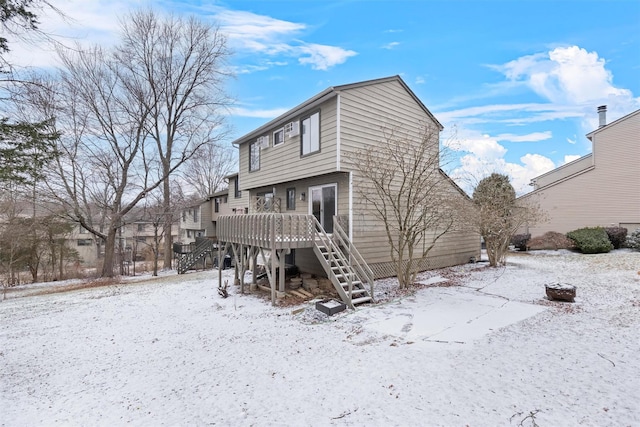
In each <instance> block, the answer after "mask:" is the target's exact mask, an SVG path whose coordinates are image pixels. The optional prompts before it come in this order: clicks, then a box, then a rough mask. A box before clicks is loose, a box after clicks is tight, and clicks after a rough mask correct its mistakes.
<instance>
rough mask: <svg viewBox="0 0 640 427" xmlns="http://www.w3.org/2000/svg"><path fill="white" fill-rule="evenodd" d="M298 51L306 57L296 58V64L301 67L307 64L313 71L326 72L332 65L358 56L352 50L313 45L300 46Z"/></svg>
mask: <svg viewBox="0 0 640 427" xmlns="http://www.w3.org/2000/svg"><path fill="white" fill-rule="evenodd" d="M299 50H300V52H301V53H302V54H304V55H307V56H303V57H301V58H298V62H299V63H300V64H303V65H304V64H309V65H311V68H313V69H314V70H328V69H329V68H331V67H333V66H334V65H338V64H342V63H344V62H345V61H346V60H347V59H348V58H349V57H351V56H355V55H357V54H358V53H357V52H354V51H353V50H347V49H343V48H341V47H337V46H327V45H321V44H313V43H310V44H305V45H303V46H300V47H299Z"/></svg>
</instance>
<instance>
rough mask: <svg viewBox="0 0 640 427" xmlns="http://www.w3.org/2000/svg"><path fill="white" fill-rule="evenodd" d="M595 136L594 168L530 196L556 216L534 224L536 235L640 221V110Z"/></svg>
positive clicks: (532, 229) (594, 133) (532, 230)
mask: <svg viewBox="0 0 640 427" xmlns="http://www.w3.org/2000/svg"><path fill="white" fill-rule="evenodd" d="M591 137H592V140H593V158H594V164H595V167H594V168H593V169H591V170H590V171H589V172H586V173H582V174H578V175H575V176H573V177H571V178H569V179H565V180H564V181H559V182H557V183H553V184H550V185H548V186H546V187H542V188H540V189H538V190H536V191H535V192H533V193H530V194H528V195H526V196H524V198H537V199H538V200H539V203H540V205H541V207H542V208H543V209H545V210H546V211H547V214H548V216H549V217H550V220H549V222H547V223H545V224H539V225H536V226H530V227H529V232H530V233H531V235H532V236H538V235H541V234H544V233H545V232H547V231H557V232H560V233H566V232H568V231H571V230H574V229H577V228H581V227H594V226H604V227H608V226H612V225H614V226H618V225H619V224H635V223H640V190H639V189H640V168H639V167H638V159H640V111H638V112H636V113H632V114H631V115H629V116H628V117H627V118H625V119H623V120H620V121H618V122H614V123H612V124H610V125H607V126H606V127H604V128H602V129H599V130H598V131H596V132H593V133H592V134H591Z"/></svg>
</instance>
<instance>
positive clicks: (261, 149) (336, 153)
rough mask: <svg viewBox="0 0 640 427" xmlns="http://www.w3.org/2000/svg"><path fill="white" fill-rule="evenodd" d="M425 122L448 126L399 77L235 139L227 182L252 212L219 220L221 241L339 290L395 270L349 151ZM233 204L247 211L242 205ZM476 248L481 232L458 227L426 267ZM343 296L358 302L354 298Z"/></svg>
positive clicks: (327, 96) (463, 257) (306, 105)
mask: <svg viewBox="0 0 640 427" xmlns="http://www.w3.org/2000/svg"><path fill="white" fill-rule="evenodd" d="M427 123H430V124H432V125H433V126H434V127H436V128H439V129H442V126H441V125H440V123H439V122H438V121H437V119H436V118H435V117H434V116H433V115H432V114H431V112H430V111H429V110H428V109H427V108H426V107H425V106H424V104H423V103H422V102H421V101H420V100H419V99H418V98H417V97H416V95H415V94H414V93H413V92H412V91H411V90H410V89H409V87H408V86H407V85H406V83H405V82H404V81H403V80H402V79H401V78H400V77H399V76H394V77H388V78H382V79H377V80H370V81H365V82H360V83H354V84H347V85H342V86H335V87H331V88H328V89H326V90H324V91H323V92H321V93H319V94H317V95H316V96H314V97H312V98H310V99H308V100H306V101H304V102H303V103H302V104H300V105H298V106H297V107H295V108H293V109H291V110H289V111H287V112H286V113H284V114H283V115H281V116H280V117H278V118H276V119H274V120H272V121H270V122H268V123H266V124H265V125H263V126H261V127H259V128H257V129H255V130H254V131H252V132H250V133H248V134H247V135H245V136H243V137H241V138H239V139H237V140H236V141H234V142H233V144H234V145H236V146H237V147H238V148H239V162H240V164H239V172H238V175H237V176H234V177H233V178H234V179H232V180H231V181H230V187H229V201H230V202H231V201H232V200H244V201H245V203H247V204H246V205H245V206H246V208H245V209H246V212H247V213H248V215H230V216H222V217H219V218H218V237H219V239H220V240H221V241H224V242H226V243H228V244H230V245H232V246H234V245H235V246H234V247H237V248H240V247H243V248H249V258H255V257H256V256H257V254H258V253H264V252H265V251H270V254H271V256H272V258H273V259H275V260H276V262H272V267H273V266H274V265H275V264H277V263H280V264H279V265H280V266H284V264H285V261H286V263H287V264H295V265H296V266H297V267H298V268H299V269H300V270H301V271H304V272H309V273H313V274H317V275H324V276H327V277H329V278H330V279H331V280H332V282H333V283H334V285H335V286H336V289H337V290H338V292H339V293H340V291H341V288H344V287H345V286H346V285H345V283H346V281H348V280H347V278H351V277H357V279H355V280H354V282H358V287H359V284H360V283H361V282H362V283H364V282H372V281H373V278H379V277H388V276H393V275H395V265H394V264H393V263H392V262H391V259H390V251H389V247H388V244H387V238H386V235H385V231H384V225H383V223H381V221H379V220H378V219H377V218H376V217H375V216H374V214H373V212H372V207H366V206H364V204H363V203H359V200H358V189H359V187H360V186H362V185H365V184H366V183H365V181H364V178H363V177H361V176H359V175H358V173H357V171H355V170H354V168H353V167H352V166H350V164H349V162H348V161H347V157H348V156H349V155H350V154H353V153H356V152H357V151H358V150H359V149H362V148H363V147H367V146H370V145H371V144H379V143H380V141H383V140H384V134H383V127H385V126H386V127H388V128H401V129H403V130H406V131H408V132H413V133H414V134H416V135H417V134H418V132H419V131H420V129H421V128H422V127H423V126H424V125H425V124H427ZM435 144H436V149H437V142H435ZM442 179H446V180H447V182H448V184H447V185H450V186H451V187H452V190H453V193H455V194H456V195H457V196H454V197H464V196H463V195H462V194H461V191H460V190H459V189H458V188H457V187H456V186H455V184H453V182H452V181H450V180H448V179H447V177H446V176H443V178H442ZM232 185H234V186H236V187H235V188H234V187H233V186H232ZM454 187H455V188H454ZM232 195H233V196H232ZM234 208H235V209H236V212H235V213H240V212H239V210H242V209H243V206H242V204H238V206H237V207H234ZM341 248H342V250H341ZM345 248H346V249H345ZM356 248H357V250H356ZM479 250H480V244H479V239H478V237H477V236H472V235H469V234H467V233H451V234H449V235H446V236H445V237H443V238H442V239H441V240H439V241H438V243H437V244H436V246H435V248H434V249H433V250H432V252H431V253H430V256H429V258H428V259H426V260H420V265H421V266H422V267H423V268H424V269H428V268H438V267H444V266H450V265H455V264H461V263H466V262H468V261H469V259H470V258H472V257H477V256H478V255H479ZM235 251H236V253H237V254H239V252H240V251H239V249H237V250H235ZM345 252H348V253H345ZM340 258H343V259H340ZM343 264H349V265H347V266H346V267H344V268H343ZM353 264H357V265H353ZM273 268H274V270H273V274H272V276H274V277H271V281H272V282H271V287H272V291H274V288H275V283H274V281H275V267H273ZM355 270H360V271H355ZM280 276H281V277H280V280H283V278H282V275H280ZM279 291H280V292H282V291H284V282H283V281H281V282H280V284H279ZM357 293H358V294H359V296H360V297H361V298H355V299H362V300H364V299H366V295H367V292H364V291H362V289H361V288H360V287H359V288H358V290H357ZM354 295H355V292H354ZM341 296H342V298H343V300H344V299H345V296H344V295H343V294H342V293H341ZM345 302H347V303H348V304H349V305H351V299H349V301H345Z"/></svg>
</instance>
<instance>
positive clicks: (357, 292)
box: [344, 288, 367, 295]
mask: <svg viewBox="0 0 640 427" xmlns="http://www.w3.org/2000/svg"><path fill="white" fill-rule="evenodd" d="M344 291H345V292H346V293H347V294H348V293H349V291H348V290H347V289H345V290H344ZM366 293H367V290H366V289H364V288H357V289H353V290H352V291H351V295H359V294H366Z"/></svg>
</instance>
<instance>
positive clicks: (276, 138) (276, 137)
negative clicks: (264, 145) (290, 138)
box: [273, 128, 284, 147]
mask: <svg viewBox="0 0 640 427" xmlns="http://www.w3.org/2000/svg"><path fill="white" fill-rule="evenodd" d="M283 143H284V128H282V129H278V130H277V131H275V132H274V133H273V146H274V147H275V146H276V145H280V144H283Z"/></svg>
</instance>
